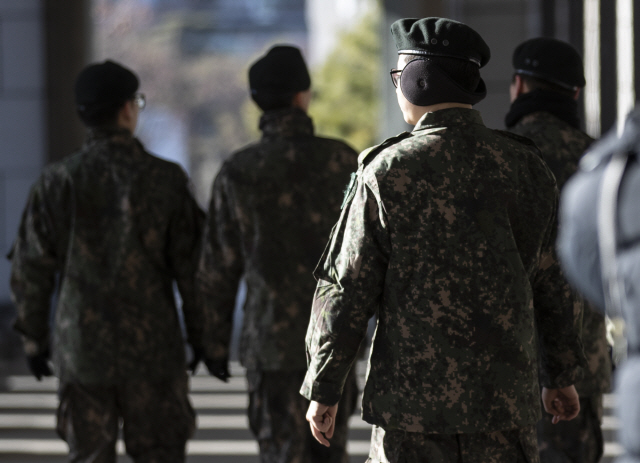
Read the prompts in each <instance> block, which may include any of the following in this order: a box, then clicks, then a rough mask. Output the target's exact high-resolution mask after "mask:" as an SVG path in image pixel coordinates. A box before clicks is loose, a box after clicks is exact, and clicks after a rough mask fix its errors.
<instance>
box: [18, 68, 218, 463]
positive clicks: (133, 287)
mask: <svg viewBox="0 0 640 463" xmlns="http://www.w3.org/2000/svg"><path fill="white" fill-rule="evenodd" d="M138 85H139V82H138V78H137V77H136V75H135V74H134V73H133V72H131V71H130V70H129V69H126V68H125V67H123V66H121V65H120V64H118V63H115V62H113V61H105V62H103V63H96V64H92V65H90V66H88V67H86V68H85V69H84V70H83V71H82V72H81V73H80V74H79V76H78V78H77V80H76V85H75V96H76V105H77V110H78V114H79V116H80V118H81V120H82V122H83V123H84V124H85V125H86V126H87V128H88V133H87V138H86V141H85V143H84V145H83V146H82V147H81V148H80V149H79V150H78V151H77V152H76V153H74V154H72V155H71V156H69V157H67V158H65V159H63V160H61V161H59V162H56V163H53V164H51V165H49V166H47V167H46V168H45V169H44V172H43V173H42V175H41V176H40V178H39V179H38V180H37V182H36V183H35V184H34V186H33V188H32V189H31V193H30V195H29V199H28V202H27V205H26V208H25V210H24V214H23V216H22V222H21V224H20V228H19V231H18V237H17V238H16V241H15V244H14V246H13V250H12V252H11V256H10V257H11V260H12V267H11V291H12V296H13V300H14V302H15V304H16V307H17V311H18V316H17V320H16V322H15V328H16V329H17V330H18V331H19V332H20V333H21V334H22V336H23V339H24V345H25V351H26V354H27V358H28V360H29V366H30V368H31V370H32V372H33V374H34V375H35V376H36V377H37V378H38V379H40V378H41V377H42V376H47V375H50V374H51V373H52V372H51V370H50V367H49V355H50V353H51V354H52V355H53V363H54V366H55V372H56V375H57V376H58V377H59V379H60V386H59V397H60V404H59V408H58V413H57V426H56V429H57V432H58V434H59V435H60V436H61V437H62V438H63V439H64V440H65V441H67V443H68V445H69V455H70V456H69V458H70V461H74V462H79V463H82V462H100V463H115V461H116V458H117V455H116V442H117V440H118V434H119V432H120V420H122V422H123V423H124V427H123V428H122V429H123V433H124V441H125V446H126V451H127V453H128V454H129V455H130V456H131V457H132V458H133V460H134V461H136V462H150V461H153V462H166V463H175V462H181V461H184V459H185V445H186V442H187V439H189V437H190V436H191V435H192V434H193V432H194V430H195V414H194V411H193V408H192V406H191V404H190V401H189V398H188V378H187V374H186V368H187V365H186V359H185V351H184V341H183V337H182V331H181V328H180V322H179V319H178V313H177V308H176V302H175V298H174V292H173V285H174V282H175V283H177V286H178V289H179V291H180V296H181V299H182V307H181V310H182V312H183V314H184V321H185V324H186V331H187V336H188V339H187V340H188V342H189V343H190V344H191V346H192V347H193V348H194V349H195V350H196V351H203V350H206V345H205V343H206V340H204V339H203V337H202V326H203V321H204V315H203V312H202V309H201V308H200V307H198V306H197V305H196V303H195V288H194V277H195V271H196V265H197V258H198V254H197V249H198V245H199V241H200V236H201V228H202V223H203V219H204V214H203V213H202V211H201V210H200V208H199V207H198V205H197V203H196V201H195V199H194V198H193V195H192V194H191V191H190V187H189V182H188V178H187V175H186V173H185V172H184V171H183V169H182V168H181V167H180V166H178V165H176V164H173V163H170V162H167V161H164V160H161V159H159V158H157V157H155V156H153V155H151V154H150V153H148V152H147V151H146V150H145V149H144V147H143V146H142V144H141V143H140V142H139V141H138V140H137V139H136V138H135V137H134V135H133V132H134V130H135V128H136V125H137V122H138V115H139V111H141V110H142V109H143V108H144V102H145V100H144V96H143V95H142V94H141V93H138V92H137V91H138ZM56 279H57V281H58V284H57V285H56ZM54 291H57V300H56V307H55V322H54V326H53V329H52V330H51V331H50V329H49V320H50V316H49V312H50V310H49V305H50V301H51V298H52V295H53V293H54ZM192 368H194V366H193V365H192Z"/></svg>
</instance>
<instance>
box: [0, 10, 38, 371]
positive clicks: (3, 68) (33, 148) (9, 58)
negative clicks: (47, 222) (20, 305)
mask: <svg viewBox="0 0 640 463" xmlns="http://www.w3.org/2000/svg"><path fill="white" fill-rule="evenodd" d="M43 30H44V13H43V7H42V2H40V1H38V0H0V140H2V156H0V353H1V354H2V355H0V377H1V376H2V373H3V372H4V371H5V370H6V365H7V364H8V363H7V362H9V359H11V358H14V357H16V356H17V355H20V354H21V347H20V345H19V343H18V342H17V340H18V338H17V336H16V335H15V333H13V332H12V330H11V322H12V320H13V318H14V317H15V313H14V310H13V307H12V306H11V302H10V295H9V273H10V264H9V261H7V260H6V259H5V258H4V256H5V255H6V254H7V253H8V252H9V249H10V247H11V243H12V242H13V239H14V237H15V235H16V232H17V229H18V223H19V220H20V215H21V211H22V208H23V207H24V204H25V201H26V198H27V195H28V192H29V188H30V186H31V184H32V183H33V181H34V180H35V179H36V177H37V176H38V174H39V172H40V170H41V168H42V166H43V164H44V162H45V151H46V143H47V140H46V135H45V133H46V130H45V127H46V120H45V102H46V91H45V88H46V85H45V78H44V75H45V65H44V62H45V52H44V33H43Z"/></svg>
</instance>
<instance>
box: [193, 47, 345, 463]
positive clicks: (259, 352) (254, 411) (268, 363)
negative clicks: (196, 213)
mask: <svg viewBox="0 0 640 463" xmlns="http://www.w3.org/2000/svg"><path fill="white" fill-rule="evenodd" d="M310 82H311V81H310V78H309V73H308V71H307V67H306V65H305V63H304V60H303V58H302V55H301V54H300V51H299V50H298V49H297V48H295V47H290V46H276V47H273V48H272V49H271V50H270V51H269V52H268V53H267V54H266V55H265V56H263V57H262V58H260V59H259V60H258V61H256V62H255V63H254V64H253V65H252V66H251V68H250V70H249V84H250V87H251V96H252V98H253V99H254V101H255V102H256V103H257V104H258V106H259V107H260V108H261V109H262V110H263V111H264V113H263V115H262V117H261V119H260V129H261V130H262V139H261V140H260V141H259V142H257V143H254V144H252V145H249V146H248V147H245V148H243V149H241V150H239V151H237V152H235V153H233V154H232V155H231V157H230V158H229V159H228V160H227V161H226V162H225V163H224V165H223V166H222V168H221V170H220V172H219V174H218V176H217V177H216V179H215V181H214V184H213V190H212V193H211V204H210V207H209V214H208V217H207V222H206V227H205V236H204V245H203V247H202V257H201V260H200V265H199V269H198V276H199V278H198V280H199V282H200V284H201V290H202V295H203V301H202V303H203V305H204V306H205V307H206V309H207V313H208V315H209V316H210V318H211V319H210V322H209V324H208V325H209V327H210V328H211V333H210V339H211V340H212V341H213V342H214V345H215V347H216V350H215V353H214V357H213V358H212V360H213V361H214V362H216V363H217V364H218V365H219V366H220V368H219V369H220V370H221V371H226V363H227V359H228V356H229V341H230V337H231V332H232V318H233V317H232V315H233V310H234V301H235V298H236V291H237V288H238V284H239V282H240V280H241V279H243V278H244V280H245V281H246V285H247V296H246V301H245V303H244V322H243V326H242V334H241V339H240V362H241V363H242V365H244V366H245V367H246V369H247V381H248V387H249V402H250V403H249V423H250V427H251V430H252V432H253V433H254V435H255V437H256V439H257V440H258V443H259V447H260V458H261V461H263V462H347V461H348V456H347V453H346V441H347V421H348V418H349V416H350V415H351V414H352V413H353V411H354V407H355V402H356V397H357V385H356V380H355V376H354V375H353V373H352V374H351V375H349V376H348V379H347V386H346V390H345V395H344V397H343V406H344V407H345V410H344V413H342V414H341V416H340V417H338V426H339V427H340V428H341V435H339V436H337V437H336V438H335V439H334V440H333V442H332V443H333V446H332V448H331V449H326V448H324V447H322V446H321V445H319V444H318V443H317V442H316V441H315V440H314V439H313V436H312V435H311V432H310V430H309V427H308V426H307V424H306V422H305V420H304V415H305V411H306V409H307V407H308V406H309V402H308V401H307V400H305V399H304V398H303V397H301V396H300V395H299V394H298V390H299V389H300V385H301V384H302V381H303V379H304V375H305V371H306V357H305V350H304V336H305V333H306V328H307V325H308V323H309V315H310V311H311V302H312V298H313V290H314V288H315V281H314V279H313V275H312V271H313V268H314V265H315V263H316V262H317V260H318V258H319V257H320V255H321V254H322V249H323V246H324V244H325V242H326V240H327V237H328V236H329V232H330V230H331V226H332V225H333V223H334V222H335V221H336V220H337V218H338V216H339V213H340V204H341V201H342V192H343V189H344V187H345V186H346V185H347V183H348V181H349V176H350V174H351V173H352V172H354V171H355V169H356V167H357V161H356V160H357V153H355V152H354V151H353V150H352V149H351V148H349V147H348V146H347V145H345V144H344V143H342V142H339V141H336V140H331V139H327V138H320V137H317V136H314V133H313V123H312V121H311V119H310V118H309V116H307V114H306V110H307V106H308V103H309V97H310V91H309V87H310Z"/></svg>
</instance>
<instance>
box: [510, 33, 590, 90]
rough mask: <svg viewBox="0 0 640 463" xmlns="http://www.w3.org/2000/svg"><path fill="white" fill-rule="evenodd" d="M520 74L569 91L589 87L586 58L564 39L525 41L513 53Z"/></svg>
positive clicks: (515, 65) (514, 65) (541, 38)
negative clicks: (585, 70)
mask: <svg viewBox="0 0 640 463" xmlns="http://www.w3.org/2000/svg"><path fill="white" fill-rule="evenodd" d="M513 68H514V69H515V71H516V73H517V74H524V75H529V76H532V77H537V78H539V79H543V80H547V81H549V82H551V83H554V84H556V85H560V86H562V87H565V88H571V89H574V88H582V87H584V86H585V83H586V82H585V80H584V69H583V66H582V58H581V57H580V54H579V53H578V51H577V50H576V49H575V48H574V47H573V46H572V45H570V44H568V43H567V42H563V41H562V40H557V39H552V38H547V37H539V38H535V39H530V40H527V41H525V42H522V43H521V44H520V45H518V47H517V48H516V49H515V51H514V52H513Z"/></svg>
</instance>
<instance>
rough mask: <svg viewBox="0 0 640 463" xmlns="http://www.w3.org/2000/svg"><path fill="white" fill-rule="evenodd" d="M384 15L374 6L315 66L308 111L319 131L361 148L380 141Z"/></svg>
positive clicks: (358, 148) (321, 133) (357, 148)
mask: <svg viewBox="0 0 640 463" xmlns="http://www.w3.org/2000/svg"><path fill="white" fill-rule="evenodd" d="M380 18H381V9H380V8H379V7H377V6H374V7H373V8H372V9H371V11H370V12H369V13H368V14H367V15H366V16H364V17H363V19H362V20H361V22H360V23H359V24H358V25H356V26H355V27H354V28H353V29H352V30H350V31H348V32H346V33H345V34H343V35H342V37H340V39H339V40H338V42H337V46H336V48H335V50H334V51H333V52H332V53H330V54H329V57H328V58H327V60H326V62H325V63H324V64H323V65H322V66H321V67H320V68H318V69H316V70H312V89H313V91H314V94H315V95H314V98H313V99H312V101H311V106H310V108H309V114H310V115H311V117H313V121H314V123H315V126H316V132H317V133H318V134H319V135H326V136H330V137H335V138H340V139H343V140H345V141H346V142H347V143H349V144H350V145H351V146H353V147H354V149H356V150H357V151H359V150H363V149H365V148H367V147H369V146H372V145H375V144H376V143H378V127H379V122H378V121H379V116H378V111H379V108H380V97H379V82H380V75H379V74H380V59H381V41H380V30H379V29H380Z"/></svg>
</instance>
